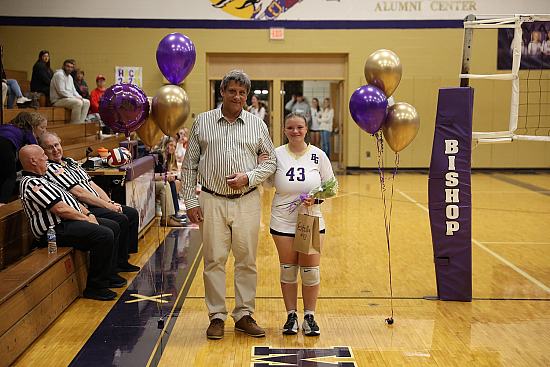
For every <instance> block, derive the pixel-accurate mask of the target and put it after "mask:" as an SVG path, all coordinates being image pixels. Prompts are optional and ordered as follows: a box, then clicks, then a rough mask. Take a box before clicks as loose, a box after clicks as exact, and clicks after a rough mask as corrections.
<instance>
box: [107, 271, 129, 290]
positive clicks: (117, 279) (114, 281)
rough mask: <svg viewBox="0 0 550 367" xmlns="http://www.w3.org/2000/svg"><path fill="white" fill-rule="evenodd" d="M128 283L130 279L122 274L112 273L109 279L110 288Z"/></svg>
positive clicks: (120, 286)
mask: <svg viewBox="0 0 550 367" xmlns="http://www.w3.org/2000/svg"><path fill="white" fill-rule="evenodd" d="M127 283H128V281H127V280H126V279H124V278H123V277H121V276H120V275H118V274H116V275H111V278H110V279H109V288H122V287H124V286H125V285H126V284H127Z"/></svg>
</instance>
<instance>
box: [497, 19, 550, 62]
mask: <svg viewBox="0 0 550 367" xmlns="http://www.w3.org/2000/svg"><path fill="white" fill-rule="evenodd" d="M521 33H522V39H521V63H520V69H550V22H530V23H527V22H526V23H523V24H522V25H521ZM513 39H514V29H499V30H498V69H499V70H510V69H512V49H511V48H510V47H511V45H512V40H513Z"/></svg>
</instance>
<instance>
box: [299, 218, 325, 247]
mask: <svg viewBox="0 0 550 367" xmlns="http://www.w3.org/2000/svg"><path fill="white" fill-rule="evenodd" d="M293 250H294V251H297V252H301V253H303V254H307V255H313V254H320V253H321V241H320V239H319V217H314V216H311V215H307V214H298V221H297V222H296V236H295V237H294V245H293Z"/></svg>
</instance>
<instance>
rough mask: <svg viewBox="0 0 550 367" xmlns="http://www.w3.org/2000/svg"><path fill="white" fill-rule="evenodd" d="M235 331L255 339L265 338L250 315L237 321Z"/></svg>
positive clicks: (263, 332) (262, 330)
mask: <svg viewBox="0 0 550 367" xmlns="http://www.w3.org/2000/svg"><path fill="white" fill-rule="evenodd" d="M235 330H237V331H242V332H243V333H246V334H248V335H250V336H253V337H255V338H260V337H262V336H265V331H264V329H262V328H261V327H259V326H258V324H256V321H255V320H254V319H253V318H252V316H250V315H246V316H243V317H241V319H240V320H239V321H237V322H236V323H235Z"/></svg>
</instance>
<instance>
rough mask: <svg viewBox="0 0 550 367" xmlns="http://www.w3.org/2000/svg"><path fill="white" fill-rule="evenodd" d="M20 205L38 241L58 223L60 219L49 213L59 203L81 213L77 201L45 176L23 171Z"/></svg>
mask: <svg viewBox="0 0 550 367" xmlns="http://www.w3.org/2000/svg"><path fill="white" fill-rule="evenodd" d="M19 192H20V193H21V204H22V205H23V210H24V211H25V215H26V216H27V219H28V221H29V224H30V226H31V231H32V234H33V236H34V238H36V239H37V240H40V237H42V236H43V235H44V234H46V232H47V231H48V228H49V227H50V226H54V225H56V224H57V223H60V222H61V220H62V218H61V217H58V216H57V215H55V214H54V213H52V212H51V211H50V209H51V208H52V207H53V206H54V205H55V204H57V203H59V202H60V201H62V202H64V203H65V204H67V205H69V206H70V207H72V208H74V209H76V210H78V211H79V212H81V213H82V210H81V209H80V206H79V205H78V200H76V198H75V197H74V196H72V195H71V194H70V193H69V192H67V191H65V190H64V189H63V188H62V187H61V186H59V185H57V184H56V183H55V182H52V181H50V180H48V178H47V177H46V176H40V175H38V174H36V173H32V172H26V171H23V178H22V179H21V183H20V184H19Z"/></svg>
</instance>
